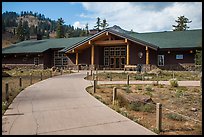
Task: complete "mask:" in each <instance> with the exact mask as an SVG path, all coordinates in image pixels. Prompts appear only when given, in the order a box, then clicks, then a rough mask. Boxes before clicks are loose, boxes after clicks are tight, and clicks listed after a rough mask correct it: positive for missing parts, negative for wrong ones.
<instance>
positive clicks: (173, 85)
mask: <svg viewBox="0 0 204 137" xmlns="http://www.w3.org/2000/svg"><path fill="white" fill-rule="evenodd" d="M169 82H170V85H171V87H178V80H177V79H176V78H173V79H170V80H169Z"/></svg>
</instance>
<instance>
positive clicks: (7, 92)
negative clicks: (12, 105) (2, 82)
mask: <svg viewBox="0 0 204 137" xmlns="http://www.w3.org/2000/svg"><path fill="white" fill-rule="evenodd" d="M8 89H9V85H8V82H6V101H7V102H8V101H9V90H8Z"/></svg>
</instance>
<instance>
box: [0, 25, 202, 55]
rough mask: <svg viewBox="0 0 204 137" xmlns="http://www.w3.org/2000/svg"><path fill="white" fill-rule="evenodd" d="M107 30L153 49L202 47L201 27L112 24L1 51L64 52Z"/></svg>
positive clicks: (27, 42) (18, 45) (26, 43)
mask: <svg viewBox="0 0 204 137" xmlns="http://www.w3.org/2000/svg"><path fill="white" fill-rule="evenodd" d="M107 31H109V32H113V33H115V34H117V35H120V36H121V37H124V38H127V39H129V40H132V41H135V42H138V43H142V44H144V45H147V46H150V47H152V48H154V49H157V48H160V49H165V48H197V47H202V29H199V30H186V31H165V32H149V33H136V32H131V31H126V30H123V29H121V28H120V27H118V26H113V27H110V28H107V29H105V30H103V31H101V32H99V33H97V34H95V35H93V36H90V37H73V38H61V39H45V40H29V41H23V42H20V43H17V44H14V45H11V46H10V47H7V48H3V49H2V53H3V54H6V53H35V52H36V53H41V52H44V51H46V50H48V49H50V48H61V50H60V52H66V51H68V50H70V49H73V48H75V47H77V46H79V45H80V44H83V43H84V42H86V41H89V40H91V39H93V38H95V37H96V36H98V35H100V34H101V33H104V32H107Z"/></svg>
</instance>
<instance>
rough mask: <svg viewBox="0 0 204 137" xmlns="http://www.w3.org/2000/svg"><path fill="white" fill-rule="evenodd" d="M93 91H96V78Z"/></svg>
mask: <svg viewBox="0 0 204 137" xmlns="http://www.w3.org/2000/svg"><path fill="white" fill-rule="evenodd" d="M93 93H96V80H94V87H93Z"/></svg>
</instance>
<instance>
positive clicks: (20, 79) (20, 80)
mask: <svg viewBox="0 0 204 137" xmlns="http://www.w3.org/2000/svg"><path fill="white" fill-rule="evenodd" d="M19 86H20V88H21V87H22V78H21V77H20V78H19Z"/></svg>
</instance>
